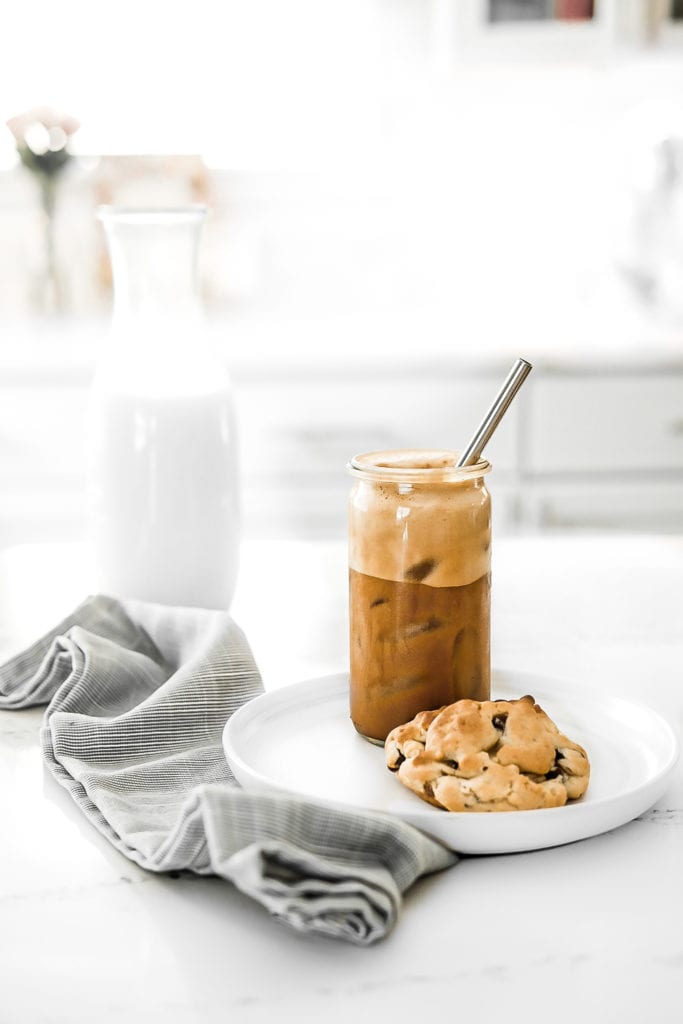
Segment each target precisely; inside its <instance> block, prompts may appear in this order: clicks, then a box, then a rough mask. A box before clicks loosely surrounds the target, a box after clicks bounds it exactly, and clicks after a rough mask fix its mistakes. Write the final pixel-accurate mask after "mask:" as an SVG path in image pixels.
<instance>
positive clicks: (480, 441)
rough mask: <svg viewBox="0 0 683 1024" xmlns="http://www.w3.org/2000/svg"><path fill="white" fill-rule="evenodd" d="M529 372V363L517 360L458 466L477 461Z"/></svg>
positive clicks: (468, 464)
mask: <svg viewBox="0 0 683 1024" xmlns="http://www.w3.org/2000/svg"><path fill="white" fill-rule="evenodd" d="M531 370H532V366H531V363H527V361H526V359H518V360H517V362H516V363H515V364H514V366H513V367H512V369H511V370H510V372H509V374H508V375H507V378H506V380H505V383H504V384H503V386H502V388H501V389H500V391H499V392H498V394H497V395H496V397H495V398H494V400H493V404H492V405H491V408H490V409H489V411H488V412H487V413H486V415H485V416H484V418H483V420H482V421H481V423H480V425H479V427H478V428H477V432H476V434H475V435H474V437H473V438H472V440H471V441H470V443H469V444H468V445H467V447H466V448H465V450H464V451H463V453H462V455H461V456H460V458H459V459H458V463H457V464H458V466H471V465H473V464H474V463H475V462H476V461H477V459H478V458H479V456H480V455H481V453H482V452H483V450H484V447H485V446H486V445H487V444H488V442H489V441H490V439H491V435H492V434H493V432H494V430H495V429H496V427H497V426H498V424H499V423H500V421H501V420H502V418H503V416H504V415H505V413H506V412H507V410H508V407H509V405H510V402H511V401H512V399H513V398H514V397H515V395H516V394H517V392H518V391H519V389H520V388H521V386H522V384H523V383H524V381H525V380H526V378H527V377H528V375H529V374H530V373H531Z"/></svg>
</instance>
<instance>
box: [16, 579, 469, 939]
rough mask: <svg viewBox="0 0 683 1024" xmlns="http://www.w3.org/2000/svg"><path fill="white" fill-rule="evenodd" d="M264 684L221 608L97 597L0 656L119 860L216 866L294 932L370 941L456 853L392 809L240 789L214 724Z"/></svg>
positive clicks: (57, 772)
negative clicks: (17, 650)
mask: <svg viewBox="0 0 683 1024" xmlns="http://www.w3.org/2000/svg"><path fill="white" fill-rule="evenodd" d="M261 692H262V685H261V680H260V677H259V673H258V669H257V668H256V665H255V664H254V660H253V657H252V654H251V651H250V649H249V645H248V643H247V641H246V639H245V637H244V635H243V633H242V632H241V630H240V629H239V628H238V627H237V626H236V624H235V623H234V622H233V620H232V619H231V618H230V616H229V615H228V614H227V613H224V612H214V611H205V610H201V609H188V608H170V607H165V606H161V605H150V604H144V603H142V602H137V601H117V600H114V599H113V598H108V597H103V596H98V597H92V598H88V600H86V601H85V602H84V603H83V604H82V605H80V607H78V608H77V609H76V610H75V611H74V612H73V614H72V615H70V616H69V617H68V618H67V619H65V620H64V621H63V622H62V623H60V625H59V626H57V628H56V629H54V630H52V631H51V632H50V633H49V634H47V635H46V636H45V637H43V638H41V639H40V640H38V641H36V643H34V644H33V645H32V646H31V647H30V648H28V649H27V650H26V651H24V652H23V653H22V654H19V655H18V656H16V657H15V658H12V659H11V660H10V661H9V662H7V663H6V664H5V665H4V666H2V667H0V707H1V708H6V709H9V708H24V707H28V706H31V705H35V704H47V709H46V712H45V718H44V721H43V727H42V747H43V754H44V757H45V760H46V762H47V764H48V766H49V768H50V770H51V772H52V773H53V775H54V776H55V777H56V778H57V779H58V781H59V782H60V783H61V784H62V785H63V786H64V787H65V788H66V789H68V791H69V792H70V793H71V796H72V797H73V799H74V800H75V801H76V803H77V804H78V805H79V806H80V808H81V810H82V811H83V813H84V814H85V815H86V817H87V818H88V819H89V820H90V821H91V823H92V824H93V825H94V826H95V827H96V828H97V829H99V831H100V832H101V833H102V834H103V835H105V836H106V837H107V839H108V840H109V841H110V843H112V845H113V846H115V847H116V848H117V849H118V850H120V852H121V853H123V854H124V855H125V856H126V857H129V858H130V859H131V860H133V861H135V862H136V863H138V864H140V865H141V866H142V867H143V868H146V869H148V870H150V871H156V872H164V871H180V870H188V871H192V872H195V873H197V874H200V875H219V876H222V877H223V878H225V879H227V880H229V881H231V882H232V883H233V884H234V885H236V886H237V887H238V888H239V889H241V890H242V891H243V892H245V893H247V894H248V895H250V896H252V897H253V898H254V899H255V900H258V901H259V902H260V903H261V904H263V906H264V907H266V909H267V910H268V911H270V913H271V914H273V915H274V916H275V917H277V918H279V919H281V920H282V921H284V922H286V923H287V924H289V925H290V926H292V927H293V928H296V929H298V930H300V931H304V932H311V933H318V934H325V935H329V936H333V937H336V938H342V939H346V940H348V941H350V942H355V943H358V944H362V945H365V944H369V943H372V942H375V941H377V940H378V939H381V938H382V937H383V936H384V935H386V934H387V932H388V931H389V930H390V929H391V927H392V926H393V924H394V923H395V921H396V918H397V915H398V912H399V909H400V906H401V900H402V894H403V893H404V892H405V891H406V889H408V888H409V886H411V885H412V883H413V882H414V881H415V880H416V879H417V878H418V877H420V876H421V875H424V874H428V873H430V872H433V871H437V870H440V869H442V868H445V867H448V866H449V865H451V864H453V863H454V862H455V860H456V858H455V855H454V854H453V853H451V852H450V851H448V850H447V849H446V848H445V847H443V846H441V845H440V844H439V843H438V842H436V841H434V840H432V839H430V838H428V837H427V836H425V835H423V834H422V833H421V832H419V831H417V830H416V829H414V828H412V827H411V826H410V825H407V824H404V823H403V822H400V821H398V820H395V819H392V818H389V817H382V816H381V815H373V814H371V813H366V812H363V811H340V810H338V809H334V808H331V807H327V806H326V805H325V804H324V803H323V802H314V801H310V800H304V799H295V798H290V797H284V796H270V795H261V794H259V795H255V794H252V793H248V792H246V791H245V790H243V789H241V788H240V787H239V786H238V785H237V783H236V781H235V779H234V777H233V775H232V773H231V771H230V768H229V767H228V764H227V762H226V760H225V757H224V754H223V748H222V744H221V736H222V731H223V727H224V725H225V723H226V721H227V719H228V718H229V717H230V715H231V714H232V713H233V712H234V711H235V710H236V709H237V708H238V707H240V705H241V704H243V703H244V701H247V700H249V699H250V698H251V697H254V696H256V694H258V693H261Z"/></svg>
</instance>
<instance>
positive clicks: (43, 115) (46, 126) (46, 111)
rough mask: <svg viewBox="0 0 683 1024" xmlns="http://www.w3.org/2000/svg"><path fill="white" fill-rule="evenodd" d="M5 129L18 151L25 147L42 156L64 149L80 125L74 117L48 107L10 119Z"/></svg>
mask: <svg viewBox="0 0 683 1024" xmlns="http://www.w3.org/2000/svg"><path fill="white" fill-rule="evenodd" d="M7 127H8V128H9V130H10V131H11V132H12V135H14V138H15V139H16V141H17V146H18V147H19V148H20V149H21V148H22V147H27V148H28V149H30V150H31V152H32V153H35V154H36V155H42V154H43V153H47V152H48V150H49V151H51V152H53V153H54V152H56V151H58V150H61V149H64V148H65V147H66V144H67V142H68V139H69V136H70V135H73V134H74V132H76V131H78V129H79V127H80V125H79V123H78V121H77V120H76V118H75V117H70V116H69V115H68V114H61V113H59V111H56V110H52V109H51V108H50V107H35V108H34V109H33V110H27V111H25V113H23V114H17V115H16V116H15V117H11V118H10V119H9V120H8V122H7Z"/></svg>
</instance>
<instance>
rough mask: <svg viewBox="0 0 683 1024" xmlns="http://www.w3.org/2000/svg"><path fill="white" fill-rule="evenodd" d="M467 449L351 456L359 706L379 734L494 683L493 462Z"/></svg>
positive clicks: (356, 713)
mask: <svg viewBox="0 0 683 1024" xmlns="http://www.w3.org/2000/svg"><path fill="white" fill-rule="evenodd" d="M457 458H458V453H457V452H448V451H427V450H423V449H416V450H404V451H385V452H370V453H368V454H365V455H357V456H355V457H354V458H353V459H352V460H351V462H350V464H349V471H350V473H351V475H352V476H353V477H354V483H353V488H352V491H351V498H350V507H349V597H350V607H349V611H350V661H351V685H350V698H351V718H352V721H353V723H354V725H355V727H356V729H357V730H358V732H360V733H361V734H362V735H363V736H365V737H366V738H367V739H370V740H372V741H374V742H377V743H383V742H384V740H385V739H386V736H387V733H389V732H390V731H391V729H393V728H394V727H395V726H397V725H400V724H402V723H403V722H408V721H410V719H411V718H413V717H414V715H416V714H417V713H418V712H419V711H426V710H429V709H433V708H438V707H441V706H442V705H444V704H451V703H453V702H454V701H456V700H460V699H462V698H464V697H469V698H472V699H474V700H487V699H488V698H489V695H490V588H491V501H490V497H489V492H488V490H487V489H486V485H485V483H484V476H485V474H486V473H488V472H489V470H490V468H491V466H490V464H489V463H488V462H487V461H486V460H485V459H480V460H479V461H478V462H477V463H476V464H475V465H474V466H467V467H465V468H462V469H459V468H457V467H456V462H457Z"/></svg>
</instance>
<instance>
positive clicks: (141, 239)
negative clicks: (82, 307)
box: [99, 206, 206, 324]
mask: <svg viewBox="0 0 683 1024" xmlns="http://www.w3.org/2000/svg"><path fill="white" fill-rule="evenodd" d="M205 216H206V208H205V207H203V206H186V207H177V208H173V209H167V210H152V209H130V208H126V207H116V206H105V207H102V208H101V209H100V211H99V217H100V220H101V221H102V224H103V226H104V231H105V236H106V239H107V246H108V249H109V256H110V259H111V267H112V276H113V284H114V306H113V320H114V323H115V324H121V323H122V322H123V323H126V322H128V321H130V320H140V319H144V320H147V321H157V322H159V321H168V322H171V321H175V322H176V323H177V321H178V319H179V318H180V319H182V320H183V321H185V322H187V321H189V320H198V319H199V318H200V316H201V303H200V298H199V289H198V278H197V261H198V253H199V236H200V232H201V227H202V224H203V222H204V219H205Z"/></svg>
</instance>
